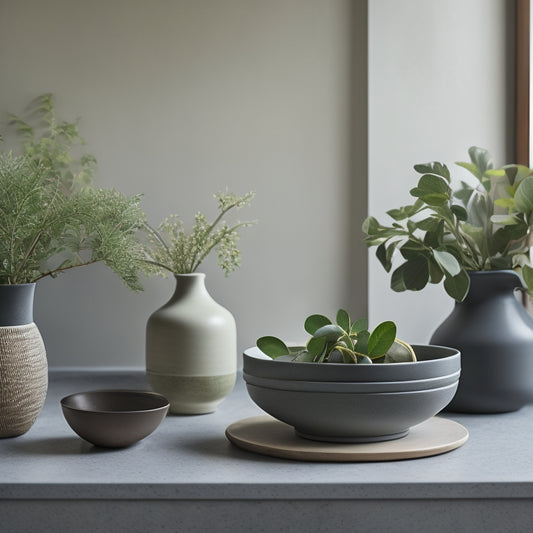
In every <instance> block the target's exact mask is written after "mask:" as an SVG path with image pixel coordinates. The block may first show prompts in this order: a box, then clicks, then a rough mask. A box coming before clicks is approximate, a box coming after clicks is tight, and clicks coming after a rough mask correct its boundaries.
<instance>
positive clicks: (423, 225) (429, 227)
mask: <svg viewBox="0 0 533 533" xmlns="http://www.w3.org/2000/svg"><path fill="white" fill-rule="evenodd" d="M440 222H441V220H439V219H438V218H437V217H435V216H431V217H429V218H424V219H423V220H419V221H418V222H417V223H416V225H417V226H418V229H421V230H422V231H435V230H436V229H437V227H438V225H439V224H440Z"/></svg>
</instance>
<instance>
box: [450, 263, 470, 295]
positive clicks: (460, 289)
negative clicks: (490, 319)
mask: <svg viewBox="0 0 533 533" xmlns="http://www.w3.org/2000/svg"><path fill="white" fill-rule="evenodd" d="M444 288H445V289H446V292H447V293H448V294H449V295H450V296H451V297H452V298H454V299H455V300H457V301H458V302H462V301H463V300H464V299H465V297H466V295H467V294H468V290H469V289H470V276H469V275H468V274H467V273H466V272H465V271H464V270H461V272H460V273H459V274H458V275H457V276H453V277H452V276H447V277H446V279H445V280H444Z"/></svg>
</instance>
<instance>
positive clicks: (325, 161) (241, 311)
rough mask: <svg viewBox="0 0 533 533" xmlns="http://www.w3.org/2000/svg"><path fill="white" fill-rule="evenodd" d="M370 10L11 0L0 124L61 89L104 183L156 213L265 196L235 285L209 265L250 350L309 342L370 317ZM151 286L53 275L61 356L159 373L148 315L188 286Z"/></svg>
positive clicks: (41, 298) (162, 0) (61, 103)
mask: <svg viewBox="0 0 533 533" xmlns="http://www.w3.org/2000/svg"><path fill="white" fill-rule="evenodd" d="M365 9H366V2H364V1H356V2H350V1H349V0H328V1H324V0H268V1H266V0H201V1H193V0H172V1H169V0H112V1H109V0H91V1H90V2H89V1H86V0H47V1H46V2H43V1H42V0H17V1H13V0H0V72H2V83H1V84H0V117H4V116H5V113H6V112H7V111H12V112H21V111H22V110H23V108H24V106H25V105H26V104H27V103H28V102H29V101H30V100H31V99H32V98H34V97H35V96H37V95H38V94H41V93H44V92H52V93H54V94H55V95H56V99H57V110H58V114H59V116H60V117H62V118H66V119H72V118H74V117H76V116H81V117H82V121H81V133H82V135H83V136H84V137H85V139H86V140H87V143H88V144H87V148H88V151H89V152H90V153H93V154H94V155H95V156H96V157H97V159H98V161H99V172H98V175H97V182H98V184H99V185H101V186H106V187H108V186H113V187H116V188H118V189H119V190H121V191H123V192H125V193H128V194H133V193H138V192H144V193H145V199H144V207H145V209H146V212H147V214H148V216H149V219H150V220H151V221H152V223H157V222H159V220H161V219H162V218H163V217H164V216H166V215H167V214H169V213H171V212H176V213H179V214H181V215H182V216H183V218H184V219H185V220H186V221H188V220H190V219H191V217H192V216H193V214H194V213H195V212H196V211H197V210H202V211H207V212H209V213H210V214H212V213H213V207H214V202H213V200H212V197H211V196H212V194H213V193H214V192H216V191H217V190H223V189H225V188H226V187H228V188H229V189H230V190H233V191H235V192H237V193H243V192H246V191H248V190H255V191H256V193H257V199H256V201H255V202H254V204H253V207H252V208H250V209H247V210H246V211H242V212H241V213H240V214H239V216H240V217H241V218H242V219H244V218H251V219H258V220H259V224H258V225H257V226H256V227H254V228H251V229H247V230H246V231H245V232H243V237H242V240H241V249H242V255H243V266H242V268H241V269H240V270H239V271H238V272H236V273H234V274H232V275H231V276H230V277H229V278H225V277H224V275H223V273H222V272H221V271H220V270H219V269H218V267H217V266H216V260H215V261H208V262H207V263H206V264H205V266H204V267H203V271H205V272H206V273H207V275H208V278H207V280H208V288H209V290H210V291H211V293H212V295H213V296H214V297H215V299H217V300H218V301H219V302H220V303H222V304H223V305H225V306H226V307H227V308H229V309H230V310H231V311H232V312H233V314H234V315H235V317H236V319H237V324H238V330H239V347H240V348H241V349H242V348H244V347H246V346H249V345H252V344H254V343H255V339H256V338H257V337H259V336H260V335H264V334H268V333H271V334H276V335H279V336H282V337H284V338H289V339H295V340H296V339H297V338H299V336H300V332H302V327H301V324H302V323H303V319H304V318H305V316H306V315H307V314H310V313H313V312H323V313H333V312H334V311H336V309H337V308H338V306H344V307H346V308H348V309H349V310H350V311H352V312H353V313H354V314H356V315H358V316H360V315H364V314H365V313H366V276H365V271H366V252H365V249H364V247H363V246H362V244H361V241H360V239H359V236H360V233H359V227H360V223H361V220H362V219H363V218H364V216H365V214H366V212H365V211H366V205H365V204H366V202H365V200H366V120H365V117H366V97H365V95H366V82H367V79H366V71H365V65H366V11H365ZM361 39H362V40H361ZM353 94H356V95H359V96H358V97H357V98H356V99H355V103H354V99H352V97H351V96H352V95H353ZM352 117H357V118H358V121H357V122H356V123H355V124H354V123H352V121H351V119H352ZM353 146H356V147H357V151H355V150H353V149H352V147H353ZM354 153H357V154H358V155H357V156H356V157H353V154H354ZM353 228H357V229H356V231H354V229H353ZM354 235H355V237H354ZM145 287H146V291H145V292H144V293H143V294H140V295H138V294H131V293H129V292H128V291H127V289H125V288H124V287H123V286H122V284H121V282H120V281H119V280H117V279H116V278H115V277H114V276H113V274H111V273H110V272H108V271H107V270H105V269H104V268H101V267H99V266H96V267H90V268H88V269H84V270H81V269H77V270H74V271H71V272H69V273H65V274H64V275H62V276H60V277H59V278H58V279H56V280H43V281H42V282H40V283H39V286H38V288H37V293H36V321H37V323H38V324H39V327H40V329H41V331H42V333H43V336H44V338H45V342H46V345H47V349H48V356H49V361H50V364H51V365H72V366H78V365H79V366H86V365H111V366H113V365H126V366H140V365H143V364H144V328H145V323H146V319H147V318H148V316H149V314H150V313H151V312H152V311H153V310H155V309H156V308H157V307H159V306H160V305H161V304H162V303H163V302H164V301H165V300H166V299H167V298H168V296H169V295H170V291H171V290H172V289H173V281H172V280H161V279H152V280H149V281H147V282H146V283H145Z"/></svg>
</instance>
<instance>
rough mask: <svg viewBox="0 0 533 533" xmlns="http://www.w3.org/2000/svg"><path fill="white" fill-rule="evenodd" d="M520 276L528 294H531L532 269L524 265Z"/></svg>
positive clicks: (532, 292)
mask: <svg viewBox="0 0 533 533" xmlns="http://www.w3.org/2000/svg"><path fill="white" fill-rule="evenodd" d="M522 276H523V278H524V283H525V284H526V287H527V290H528V291H529V294H533V268H531V267H530V266H529V265H524V266H523V267H522Z"/></svg>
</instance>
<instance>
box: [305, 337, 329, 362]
mask: <svg viewBox="0 0 533 533" xmlns="http://www.w3.org/2000/svg"><path fill="white" fill-rule="evenodd" d="M325 347H326V339H325V338H324V337H320V338H318V337H311V338H310V339H309V341H308V342H307V346H306V348H307V351H308V352H309V353H310V354H311V355H312V356H313V359H314V358H316V357H319V356H320V355H321V354H322V353H323V352H324V349H325Z"/></svg>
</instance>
